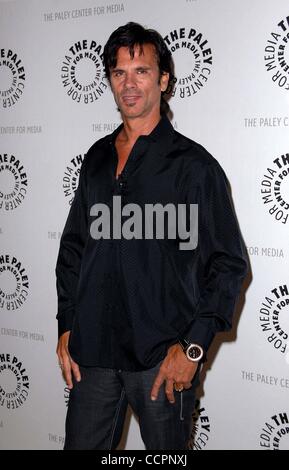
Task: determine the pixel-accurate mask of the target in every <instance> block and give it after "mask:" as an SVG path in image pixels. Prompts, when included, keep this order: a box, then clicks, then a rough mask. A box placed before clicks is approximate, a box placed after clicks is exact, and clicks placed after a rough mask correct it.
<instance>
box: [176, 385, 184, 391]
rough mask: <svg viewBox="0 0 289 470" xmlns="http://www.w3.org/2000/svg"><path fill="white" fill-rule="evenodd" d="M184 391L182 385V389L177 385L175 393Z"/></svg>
mask: <svg viewBox="0 0 289 470" xmlns="http://www.w3.org/2000/svg"><path fill="white" fill-rule="evenodd" d="M183 390H184V387H183V386H182V385H181V386H180V387H177V384H175V391H176V392H182V391H183Z"/></svg>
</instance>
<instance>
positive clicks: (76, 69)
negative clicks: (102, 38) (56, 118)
mask: <svg viewBox="0 0 289 470" xmlns="http://www.w3.org/2000/svg"><path fill="white" fill-rule="evenodd" d="M61 80H62V85H63V87H64V89H65V91H66V94H67V95H68V96H69V97H70V98H71V99H72V100H73V101H74V102H76V103H84V104H89V103H94V102H95V101H97V100H98V99H99V98H100V97H101V96H102V95H103V93H104V92H105V90H106V89H107V86H108V85H107V81H106V79H105V73H104V66H103V48H102V46H101V45H100V44H97V42H96V41H94V40H90V41H89V40H87V39H83V40H82V41H78V42H76V43H74V44H73V45H72V46H71V47H70V48H69V50H68V52H67V53H66V54H65V58H64V60H63V62H62V66H61Z"/></svg>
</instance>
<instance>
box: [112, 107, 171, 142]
mask: <svg viewBox="0 0 289 470" xmlns="http://www.w3.org/2000/svg"><path fill="white" fill-rule="evenodd" d="M122 128H123V124H120V126H118V127H117V128H116V129H115V130H114V131H113V132H112V134H110V135H109V136H108V139H109V142H110V143H114V142H115V139H116V137H117V135H118V134H119V133H120V131H121V130H122ZM173 133H174V128H173V126H172V124H171V123H170V121H169V119H168V117H167V116H166V115H165V114H164V115H162V116H161V119H160V120H159V122H158V124H157V125H156V127H155V128H154V129H153V130H152V132H151V133H150V134H148V135H141V136H140V137H141V138H142V139H148V140H150V141H152V142H159V141H160V140H165V141H167V140H170V138H172V136H173Z"/></svg>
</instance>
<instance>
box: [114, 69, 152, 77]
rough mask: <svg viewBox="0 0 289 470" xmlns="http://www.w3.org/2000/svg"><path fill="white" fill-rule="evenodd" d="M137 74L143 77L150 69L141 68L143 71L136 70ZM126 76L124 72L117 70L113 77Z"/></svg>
mask: <svg viewBox="0 0 289 470" xmlns="http://www.w3.org/2000/svg"><path fill="white" fill-rule="evenodd" d="M136 73H137V74H138V75H143V74H146V73H148V69H142V68H141V69H137V70H136ZM124 74H125V72H124V70H115V71H113V72H112V75H113V76H114V77H122V76H123V75H124Z"/></svg>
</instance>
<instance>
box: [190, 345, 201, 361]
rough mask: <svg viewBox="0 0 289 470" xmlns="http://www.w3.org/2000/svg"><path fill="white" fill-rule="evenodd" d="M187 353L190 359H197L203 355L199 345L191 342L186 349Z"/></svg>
mask: <svg viewBox="0 0 289 470" xmlns="http://www.w3.org/2000/svg"><path fill="white" fill-rule="evenodd" d="M187 355H188V356H189V358H190V359H191V360H192V361H198V360H199V359H201V357H202V356H203V351H202V349H201V348H200V347H199V346H197V345H194V344H192V345H191V346H189V348H188V350H187Z"/></svg>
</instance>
